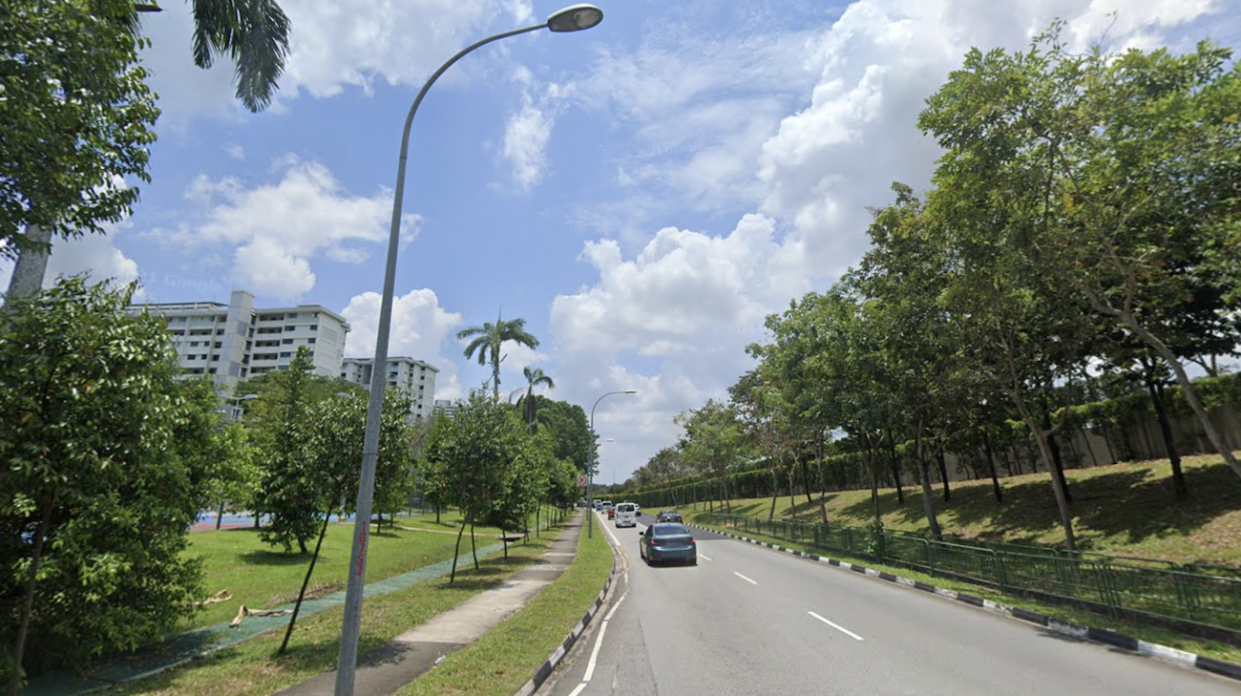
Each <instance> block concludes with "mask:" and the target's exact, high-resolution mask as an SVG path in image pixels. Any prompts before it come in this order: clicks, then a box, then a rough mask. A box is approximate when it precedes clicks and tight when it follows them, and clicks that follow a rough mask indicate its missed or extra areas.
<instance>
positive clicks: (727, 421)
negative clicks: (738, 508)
mask: <svg viewBox="0 0 1241 696" xmlns="http://www.w3.org/2000/svg"><path fill="white" fill-rule="evenodd" d="M673 422H674V423H676V424H677V425H678V426H680V427H682V428H684V429H685V434H684V435H683V436H682V437H681V441H680V443H679V447H680V449H681V452H682V456H683V457H684V458H685V461H686V462H687V463H688V464H689V465H690V466H692V467H693V468H694V469H695V470H697V471H698V472H699V473H700V475H702V476H703V477H704V478H707V477H710V478H714V479H715V481H716V484H717V485H718V486H719V489H720V492H719V498H720V500H723V501H724V505H725V507H726V509H727V510H728V511H729V512H731V511H732V503H731V502H730V501H729V497H728V474H729V472H730V470H731V469H732V467H733V465H734V464H736V463H737V461H738V460H739V459H741V458H743V457H745V456H747V455H748V454H749V448H748V447H747V444H746V442H745V436H744V435H743V434H742V431H741V425H740V423H738V421H737V413H736V409H735V408H733V407H732V406H730V405H729V404H726V403H723V402H720V401H716V400H715V399H708V400H707V403H705V404H703V406H702V407H701V408H699V409H698V410H696V411H689V412H686V413H681V414H679V415H678V416H677V417H676V418H674V419H673ZM713 498H714V496H713ZM712 509H714V505H713V506H712Z"/></svg>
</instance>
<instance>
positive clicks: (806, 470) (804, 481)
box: [801, 460, 814, 508]
mask: <svg viewBox="0 0 1241 696" xmlns="http://www.w3.org/2000/svg"><path fill="white" fill-rule="evenodd" d="M801 489H802V492H804V493H805V494H806V507H807V508H809V507H810V506H811V505H814V498H812V497H810V467H808V466H806V462H805V461H804V460H803V461H802V462H801Z"/></svg>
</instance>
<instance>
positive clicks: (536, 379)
mask: <svg viewBox="0 0 1241 696" xmlns="http://www.w3.org/2000/svg"><path fill="white" fill-rule="evenodd" d="M521 373H522V374H523V375H525V377H526V383H527V384H526V394H525V396H523V397H522V398H521V399H520V400H519V401H518V402H517V405H518V406H520V407H521V408H522V413H523V414H524V416H525V419H526V425H527V426H529V428H530V432H534V416H535V413H536V412H537V402H536V401H535V400H534V388H535V387H537V386H539V385H543V386H545V387H547V388H548V389H555V388H556V383H555V382H553V381H552V378H551V377H549V376H547V375H546V374H544V373H543V368H541V367H536V368H534V369H533V370H532V369H530V366H529V365H527V366H525V367H523V368H522V369H521Z"/></svg>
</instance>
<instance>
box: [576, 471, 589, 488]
mask: <svg viewBox="0 0 1241 696" xmlns="http://www.w3.org/2000/svg"><path fill="white" fill-rule="evenodd" d="M586 481H587V479H586V474H578V475H577V487H578V488H585V487H586Z"/></svg>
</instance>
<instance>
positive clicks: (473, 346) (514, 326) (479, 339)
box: [457, 316, 539, 400]
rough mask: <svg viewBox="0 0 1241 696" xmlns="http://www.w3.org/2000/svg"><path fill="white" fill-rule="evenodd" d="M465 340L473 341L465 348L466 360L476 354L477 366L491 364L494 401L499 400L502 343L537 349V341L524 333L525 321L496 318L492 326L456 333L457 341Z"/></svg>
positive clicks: (486, 324) (490, 324) (485, 324)
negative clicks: (506, 342)
mask: <svg viewBox="0 0 1241 696" xmlns="http://www.w3.org/2000/svg"><path fill="white" fill-rule="evenodd" d="M467 338H473V339H474V340H472V341H470V342H469V343H468V344H467V345H466V347H465V358H466V360H469V359H470V358H473V357H474V354H475V353H477V354H478V364H479V365H486V364H488V362H490V363H491V379H492V386H493V396H494V398H495V399H496V400H499V398H500V361H501V360H503V359H504V356H502V355H500V349H501V347H502V346H503V345H504V342H505V341H512V342H514V343H517V344H518V345H523V346H525V347H527V348H538V347H539V339H537V338H535V337H534V335H533V334H531V333H529V332H527V331H526V320H525V319H512V320H509V321H504V319H503V318H501V317H500V316H497V317H496V323H494V324H492V323H491V322H486V323H484V324H483V325H482V326H471V327H468V328H465V329H462V330H460V331H458V332H457V340H458V341H464V340H465V339H467Z"/></svg>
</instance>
